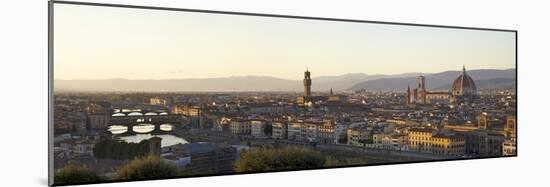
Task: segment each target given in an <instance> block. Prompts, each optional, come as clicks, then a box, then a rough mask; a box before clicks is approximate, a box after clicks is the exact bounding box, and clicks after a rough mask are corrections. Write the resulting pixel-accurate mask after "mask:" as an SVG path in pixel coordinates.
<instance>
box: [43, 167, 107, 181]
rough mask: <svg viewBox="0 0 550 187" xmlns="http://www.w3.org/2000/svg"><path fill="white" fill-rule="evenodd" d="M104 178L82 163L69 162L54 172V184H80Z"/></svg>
mask: <svg viewBox="0 0 550 187" xmlns="http://www.w3.org/2000/svg"><path fill="white" fill-rule="evenodd" d="M101 180H104V179H103V178H102V177H100V176H99V175H97V174H96V173H95V172H94V171H92V170H90V169H88V168H87V167H85V166H83V165H77V164H69V165H66V166H65V167H63V168H61V169H60V170H59V171H57V172H56V173H55V176H54V181H55V183H56V184H80V183H91V182H98V181H101Z"/></svg>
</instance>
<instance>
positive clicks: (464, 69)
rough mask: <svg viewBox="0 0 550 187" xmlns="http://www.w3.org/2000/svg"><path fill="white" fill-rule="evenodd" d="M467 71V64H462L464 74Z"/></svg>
mask: <svg viewBox="0 0 550 187" xmlns="http://www.w3.org/2000/svg"><path fill="white" fill-rule="evenodd" d="M464 73H466V66H465V65H464V64H462V74H464Z"/></svg>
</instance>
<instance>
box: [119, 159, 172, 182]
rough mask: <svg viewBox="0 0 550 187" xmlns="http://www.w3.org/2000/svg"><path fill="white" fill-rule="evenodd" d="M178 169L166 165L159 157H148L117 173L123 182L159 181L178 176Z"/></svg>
mask: <svg viewBox="0 0 550 187" xmlns="http://www.w3.org/2000/svg"><path fill="white" fill-rule="evenodd" d="M178 172H179V171H178V169H177V168H176V167H175V166H173V165H170V164H168V163H164V162H162V161H161V160H160V158H159V157H158V156H147V157H143V158H138V159H134V160H132V161H131V162H130V163H128V164H126V165H124V166H122V167H121V168H120V169H119V170H118V171H117V176H118V178H119V179H121V180H136V179H158V178H166V177H173V176H177V175H178Z"/></svg>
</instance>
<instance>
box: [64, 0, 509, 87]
mask: <svg viewBox="0 0 550 187" xmlns="http://www.w3.org/2000/svg"><path fill="white" fill-rule="evenodd" d="M54 11H55V15H54V34H55V35H54V72H55V73H54V78H55V79H110V78H126V79H179V78H210V77H227V76H246V75H260V76H273V77H279V78H285V79H302V78H303V71H304V70H305V69H306V67H307V68H309V70H310V71H311V72H312V76H313V77H317V76H326V75H342V74H347V73H367V74H397V73H405V72H424V73H433V72H440V71H447V70H460V69H461V68H462V65H463V64H465V65H466V68H467V69H488V68H491V69H509V68H514V67H515V43H514V42H515V38H514V37H515V36H514V33H512V32H497V31H479V30H463V29H448V28H433V27H413V26H400V25H384V24H369V23H351V22H335V21H319V20H303V19H288V18H272V17H256V16H242V15H226V14H208V13H193V12H179V11H162V10H144V9H129V8H113V7H96V6H81V5H65V4H55V10H54Z"/></svg>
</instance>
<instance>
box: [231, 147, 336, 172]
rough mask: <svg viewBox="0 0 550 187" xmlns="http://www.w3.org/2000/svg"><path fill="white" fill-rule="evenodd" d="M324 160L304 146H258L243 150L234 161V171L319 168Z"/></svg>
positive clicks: (320, 154)
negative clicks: (276, 147)
mask: <svg viewBox="0 0 550 187" xmlns="http://www.w3.org/2000/svg"><path fill="white" fill-rule="evenodd" d="M325 160H326V157H325V156H324V154H322V153H320V152H318V151H314V150H311V149H309V148H304V147H293V146H288V147H284V148H281V149H273V148H258V149H252V150H248V151H244V152H243V153H242V154H241V158H240V159H239V160H238V161H237V162H236V163H235V171H237V172H262V171H274V170H291V169H308V168H320V167H322V166H323V165H324V164H325Z"/></svg>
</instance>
